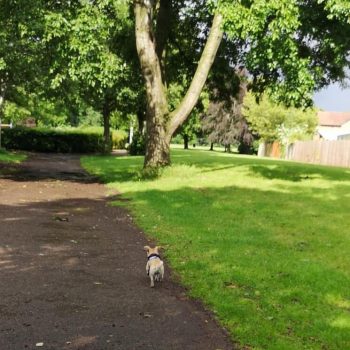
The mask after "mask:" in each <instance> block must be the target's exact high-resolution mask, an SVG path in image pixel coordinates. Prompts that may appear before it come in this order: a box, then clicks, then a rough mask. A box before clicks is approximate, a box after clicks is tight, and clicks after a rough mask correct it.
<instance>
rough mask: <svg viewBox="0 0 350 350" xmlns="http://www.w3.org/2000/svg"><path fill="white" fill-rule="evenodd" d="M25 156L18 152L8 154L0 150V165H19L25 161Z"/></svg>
mask: <svg viewBox="0 0 350 350" xmlns="http://www.w3.org/2000/svg"><path fill="white" fill-rule="evenodd" d="M26 157H27V156H26V155H25V154H23V153H18V152H8V151H6V150H4V149H0V163H20V162H21V161H23V160H24V159H26Z"/></svg>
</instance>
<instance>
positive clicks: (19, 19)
mask: <svg viewBox="0 0 350 350" xmlns="http://www.w3.org/2000/svg"><path fill="white" fill-rule="evenodd" d="M41 4H42V2H41V1H40V0H31V1H27V0H16V1H15V0H8V1H4V0H1V1H0V23H1V27H0V117H1V115H2V113H3V107H4V104H5V102H6V101H11V102H16V98H17V96H18V92H17V90H18V88H20V87H21V88H25V87H28V88H29V89H33V86H35V84H40V77H41V76H42V64H41V63H42V59H43V53H44V51H43V46H42V40H41V38H42V33H43V21H42V18H43V13H42V6H41Z"/></svg>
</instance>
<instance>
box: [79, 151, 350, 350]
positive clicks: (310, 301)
mask: <svg viewBox="0 0 350 350" xmlns="http://www.w3.org/2000/svg"><path fill="white" fill-rule="evenodd" d="M142 162H143V159H142V157H126V158H123V159H120V158H119V159H118V158H116V157H84V158H83V159H82V163H83V165H84V167H85V168H86V169H88V170H89V171H91V172H92V173H94V174H96V175H98V176H100V177H101V178H102V179H103V180H104V181H105V182H106V183H108V185H109V186H111V187H113V188H116V189H118V191H121V192H122V194H123V197H125V198H129V199H131V200H130V201H128V202H127V205H128V207H129V208H130V209H131V210H132V212H133V214H134V217H135V218H136V222H137V224H138V225H140V227H142V228H143V229H144V230H145V232H147V234H148V236H149V237H150V238H152V239H156V240H157V242H158V243H159V244H161V245H162V246H164V247H165V252H166V258H167V261H168V262H169V263H170V264H171V266H172V268H174V269H175V271H176V273H177V274H178V275H179V276H180V279H181V282H182V283H183V284H185V285H186V287H187V288H188V293H189V294H190V295H191V296H192V297H194V298H200V299H201V300H203V301H204V303H205V304H206V305H207V306H208V308H210V309H211V310H212V311H213V312H214V313H215V315H216V317H217V318H218V319H219V320H220V322H221V324H222V325H224V326H225V327H226V328H227V329H228V330H229V332H230V334H231V335H232V339H233V340H234V341H235V342H238V343H239V345H241V347H242V348H249V349H252V350H253V349H254V350H263V349H268V350H282V349H283V350H300V349H313V350H322V349H332V350H344V349H349V345H350V332H349V326H350V318H349V305H350V304H349V297H350V296H349V285H350V257H349V250H350V239H349V238H350V233H349V230H348V220H344V218H347V217H348V213H349V211H350V201H349V197H348V194H349V191H350V175H349V172H348V171H347V170H345V169H339V168H332V167H324V166H315V165H305V164H298V163H292V162H282V161H272V160H265V159H258V158H256V157H248V156H245V157H243V156H234V155H230V154H224V153H213V152H208V151H186V152H185V151H182V150H176V151H173V166H171V167H169V168H167V169H164V170H163V173H162V176H161V177H160V178H158V179H157V180H153V181H139V180H140V178H139V177H137V174H138V172H139V170H140V169H141V168H142ZM125 203H126V202H124V201H123V202H115V204H116V205H121V204H124V205H125ZM239 345H237V346H239Z"/></svg>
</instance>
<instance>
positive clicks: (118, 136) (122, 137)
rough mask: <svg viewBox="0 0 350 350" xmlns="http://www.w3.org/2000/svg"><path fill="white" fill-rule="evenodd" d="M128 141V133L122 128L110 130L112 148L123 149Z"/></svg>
mask: <svg viewBox="0 0 350 350" xmlns="http://www.w3.org/2000/svg"><path fill="white" fill-rule="evenodd" d="M127 142H128V133H127V132H126V131H124V130H113V131H112V147H113V148H114V149H123V148H125V144H126V143H127Z"/></svg>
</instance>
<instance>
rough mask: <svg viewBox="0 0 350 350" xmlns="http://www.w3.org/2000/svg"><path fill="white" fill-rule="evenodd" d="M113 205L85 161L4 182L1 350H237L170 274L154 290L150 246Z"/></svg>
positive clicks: (27, 170)
mask: <svg viewBox="0 0 350 350" xmlns="http://www.w3.org/2000/svg"><path fill="white" fill-rule="evenodd" d="M62 174H63V175H62ZM77 174H81V175H78V176H77ZM36 175H37V176H36ZM111 198H112V197H109V196H108V195H106V193H105V188H104V187H103V186H102V185H101V184H98V183H94V182H93V181H92V178H91V177H89V176H88V175H86V173H85V172H84V171H83V170H82V169H81V168H80V165H79V157H76V156H63V155H53V154H50V155H32V157H30V158H29V159H28V160H27V161H26V162H24V163H23V164H22V165H20V166H18V167H16V171H14V172H13V173H12V174H10V175H6V176H5V177H2V178H0V203H1V204H0V227H1V229H0V277H1V282H2V283H1V286H0V349H1V350H13V349H37V347H36V344H37V343H40V342H43V343H44V347H43V348H44V349H96V350H103V349H126V350H127V349H164V350H165V349H179V350H180V349H181V350H182V349H213V350H214V349H232V347H233V346H232V344H231V343H230V341H229V339H228V337H227V335H226V334H225V332H224V331H223V330H222V329H221V328H220V327H218V326H217V324H216V323H215V321H214V320H213V318H212V317H211V315H210V314H209V313H207V312H206V311H204V309H203V307H202V306H201V305H200V304H199V303H196V302H194V301H191V300H188V299H187V297H186V294H185V291H184V290H183V289H182V288H181V287H179V286H178V285H177V284H176V283H174V282H172V280H171V274H169V270H168V271H167V273H166V280H165V281H164V282H163V283H162V284H161V285H158V286H157V287H156V288H155V289H151V288H150V287H149V280H148V278H147V276H146V273H145V264H146V261H145V260H146V259H145V253H144V251H143V249H142V247H143V246H144V245H145V244H146V243H148V241H147V240H146V239H145V238H144V235H143V233H142V232H141V231H140V229H139V228H137V227H136V226H135V225H134V224H133V222H132V218H131V217H130V215H129V214H128V212H127V211H125V210H124V209H121V208H116V207H112V206H111V205H110V204H109V201H110V200H111Z"/></svg>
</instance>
